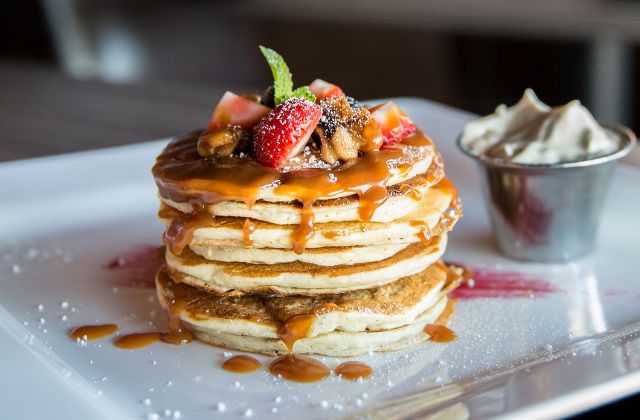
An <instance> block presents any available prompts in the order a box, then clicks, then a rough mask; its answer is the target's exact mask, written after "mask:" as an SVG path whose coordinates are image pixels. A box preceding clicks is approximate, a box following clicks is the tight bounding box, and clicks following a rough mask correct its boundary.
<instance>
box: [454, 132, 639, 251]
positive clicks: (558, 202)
mask: <svg viewBox="0 0 640 420" xmlns="http://www.w3.org/2000/svg"><path fill="white" fill-rule="evenodd" d="M602 126H603V127H604V128H605V129H606V130H608V131H609V132H611V133H613V134H615V135H616V136H617V137H618V138H619V139H620V147H619V149H618V151H616V152H615V153H612V154H610V155H606V156H602V157H597V158H593V159H588V160H584V161H579V162H567V163H558V164H545V165H526V164H518V163H514V162H510V161H507V160H504V159H497V158H491V157H487V156H477V155H475V154H473V153H472V152H470V151H469V150H467V149H466V148H465V147H464V146H463V145H462V144H461V141H460V140H461V137H459V138H458V141H457V145H458V148H459V149H460V150H462V152H464V153H465V154H466V155H468V156H470V157H471V158H473V159H474V160H475V161H476V162H477V163H478V168H479V171H480V178H481V179H483V181H481V183H482V184H483V191H484V196H485V198H486V202H487V206H488V210H489V215H490V218H491V225H492V228H493V234H494V238H495V241H496V244H497V246H498V249H499V250H500V252H502V253H503V254H504V255H506V256H508V257H511V258H515V259H518V260H526V261H538V262H556V261H568V260H572V259H575V258H578V257H580V256H583V255H586V254H588V253H589V252H591V250H592V249H593V247H594V243H595V237H596V232H597V229H598V222H599V219H600V216H601V214H602V208H603V205H604V203H605V201H606V199H607V192H608V190H609V185H610V184H611V175H612V173H613V168H614V166H615V163H616V161H617V160H619V159H620V158H622V157H623V156H625V155H627V154H628V153H629V152H630V151H631V150H632V149H633V147H634V146H635V144H636V137H635V135H634V134H633V132H631V130H629V129H628V128H625V127H622V126H619V125H615V124H602Z"/></svg>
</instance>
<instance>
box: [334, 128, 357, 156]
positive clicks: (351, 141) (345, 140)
mask: <svg viewBox="0 0 640 420" xmlns="http://www.w3.org/2000/svg"><path fill="white" fill-rule="evenodd" d="M331 144H332V145H333V150H334V151H335V152H336V154H337V155H338V156H339V157H340V159H342V160H348V159H353V158H355V157H358V152H359V151H360V144H359V142H358V141H357V140H356V138H355V137H354V136H353V135H352V134H351V133H350V132H349V130H347V129H346V128H344V127H342V126H338V127H337V128H336V131H335V133H333V136H332V137H331Z"/></svg>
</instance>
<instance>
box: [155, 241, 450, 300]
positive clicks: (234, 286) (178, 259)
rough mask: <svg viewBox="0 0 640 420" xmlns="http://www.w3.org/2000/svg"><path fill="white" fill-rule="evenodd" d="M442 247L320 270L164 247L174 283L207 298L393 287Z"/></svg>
mask: <svg viewBox="0 0 640 420" xmlns="http://www.w3.org/2000/svg"><path fill="white" fill-rule="evenodd" d="M446 244H447V236H446V234H444V235H441V236H437V237H434V238H432V239H431V241H430V242H429V243H426V244H424V243H421V242H418V243H413V244H411V245H409V246H408V247H406V248H405V249H403V250H401V251H400V252H398V253H397V254H395V255H393V256H391V257H389V258H386V259H384V260H381V261H376V262H371V263H364V264H354V265H343V266H333V267H323V266H318V265H314V264H308V263H302V262H293V263H284V264H246V263H239V262H220V261H210V260H207V259H205V258H202V257H201V256H199V255H197V254H195V253H194V252H193V251H191V249H190V248H185V249H184V250H183V252H182V254H181V255H180V256H177V255H175V254H173V253H172V252H171V251H170V250H169V249H168V248H167V251H166V254H165V258H166V262H167V265H168V267H169V269H170V270H171V272H172V275H173V276H174V279H176V280H178V281H180V282H183V283H187V284H190V285H192V286H195V287H198V288H201V289H203V290H206V291H208V292H211V293H217V294H227V295H241V294H245V293H271V294H283V295H289V294H301V295H317V294H327V293H342V292H345V291H349V290H357V289H365V288H371V287H375V286H381V285H383V284H386V283H389V282H392V281H394V280H396V279H398V278H400V277H405V276H409V275H412V274H415V273H418V272H420V271H422V270H424V269H425V268H426V267H428V266H429V265H431V264H433V263H435V262H436V261H438V260H439V259H440V257H441V256H442V254H443V253H444V251H445V248H446Z"/></svg>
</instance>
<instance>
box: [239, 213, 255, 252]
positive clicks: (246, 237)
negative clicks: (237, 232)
mask: <svg viewBox="0 0 640 420" xmlns="http://www.w3.org/2000/svg"><path fill="white" fill-rule="evenodd" d="M256 227H257V226H256V224H255V223H253V222H252V221H251V219H246V220H245V221H244V225H243V226H242V242H243V244H244V247H245V248H251V246H253V232H255V230H256Z"/></svg>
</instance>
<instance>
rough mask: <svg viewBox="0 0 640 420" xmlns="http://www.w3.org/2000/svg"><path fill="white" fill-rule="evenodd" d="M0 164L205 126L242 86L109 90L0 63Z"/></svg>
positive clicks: (48, 70)
mask: <svg viewBox="0 0 640 420" xmlns="http://www.w3.org/2000/svg"><path fill="white" fill-rule="evenodd" d="M0 83H1V85H0V86H1V87H0V128H1V132H2V134H1V135H0V161H7V160H14V159H24V158H30V157H37V156H45V155H51V154H57V153H67V152H74V151H79V150H89V149H97V148H102V147H109V146H118V145H124V144H131V143H139V142H142V141H147V140H154V139H159V138H163V137H169V136H172V135H175V134H178V133H181V132H184V131H188V130H191V129H194V128H197V127H202V126H204V125H205V124H206V123H207V121H208V119H209V117H210V116H211V112H212V110H213V107H214V106H215V104H216V102H217V101H218V99H219V98H220V96H221V95H222V93H223V92H224V91H225V90H226V89H237V90H251V89H250V88H249V89H246V88H244V89H243V88H242V87H238V86H225V87H223V86H211V85H208V86H193V85H180V86H175V85H167V84H163V85H135V86H130V85H127V86H124V85H107V84H104V83H100V82H94V81H77V80H72V79H70V78H68V77H65V76H63V75H61V74H59V73H58V72H57V71H56V70H55V69H51V68H46V67H38V66H32V65H23V64H15V63H7V62H1V61H0Z"/></svg>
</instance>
